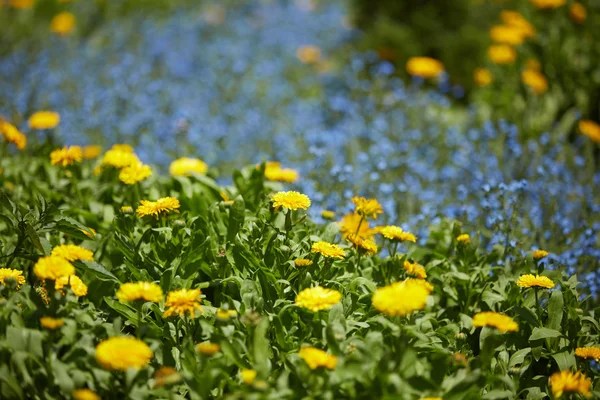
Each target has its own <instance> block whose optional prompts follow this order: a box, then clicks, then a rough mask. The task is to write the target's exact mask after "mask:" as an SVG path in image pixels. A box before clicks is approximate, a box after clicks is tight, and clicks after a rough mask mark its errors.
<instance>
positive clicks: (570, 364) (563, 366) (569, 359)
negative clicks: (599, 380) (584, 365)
mask: <svg viewBox="0 0 600 400" xmlns="http://www.w3.org/2000/svg"><path fill="white" fill-rule="evenodd" d="M552 358H554V361H556V364H557V365H558V368H559V369H560V370H561V371H566V370H570V369H573V368H576V366H577V365H576V361H575V356H574V355H573V354H571V353H570V352H568V351H562V352H560V353H556V354H552Z"/></svg>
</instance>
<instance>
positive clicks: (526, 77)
mask: <svg viewBox="0 0 600 400" xmlns="http://www.w3.org/2000/svg"><path fill="white" fill-rule="evenodd" d="M521 80H522V81H523V83H524V84H525V85H527V86H529V87H530V88H531V89H533V91H534V92H535V93H536V94H538V95H539V94H542V93H545V92H546V91H547V90H548V80H547V79H546V77H545V76H544V74H542V73H541V72H538V71H536V70H533V69H526V70H525V71H523V72H521Z"/></svg>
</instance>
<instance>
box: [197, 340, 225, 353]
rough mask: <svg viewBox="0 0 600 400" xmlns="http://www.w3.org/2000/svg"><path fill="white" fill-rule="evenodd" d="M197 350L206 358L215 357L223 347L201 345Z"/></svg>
mask: <svg viewBox="0 0 600 400" xmlns="http://www.w3.org/2000/svg"><path fill="white" fill-rule="evenodd" d="M196 348H197V349H198V352H199V353H200V354H204V355H205V356H213V355H215V354H217V353H218V352H219V351H221V346H219V345H218V344H217V343H211V342H206V343H200V344H198V346H196Z"/></svg>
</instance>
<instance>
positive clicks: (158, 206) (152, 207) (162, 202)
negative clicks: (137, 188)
mask: <svg viewBox="0 0 600 400" xmlns="http://www.w3.org/2000/svg"><path fill="white" fill-rule="evenodd" d="M140 203H142V205H141V206H139V207H138V208H137V210H136V213H137V215H138V217H140V218H141V217H145V216H149V215H153V216H155V217H156V218H158V217H159V216H161V215H167V214H169V213H170V212H175V213H178V212H179V207H180V204H179V200H177V199H176V198H173V197H163V198H160V199H158V200H156V201H148V200H141V201H140Z"/></svg>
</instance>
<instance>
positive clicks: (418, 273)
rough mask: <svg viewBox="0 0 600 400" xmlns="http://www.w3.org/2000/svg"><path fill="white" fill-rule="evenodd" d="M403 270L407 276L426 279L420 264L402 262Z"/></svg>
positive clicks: (425, 273)
mask: <svg viewBox="0 0 600 400" xmlns="http://www.w3.org/2000/svg"><path fill="white" fill-rule="evenodd" d="M404 270H405V271H406V273H407V274H409V275H412V276H414V277H416V278H419V279H425V278H427V272H425V268H423V266H422V265H420V264H417V263H411V262H408V261H404Z"/></svg>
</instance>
